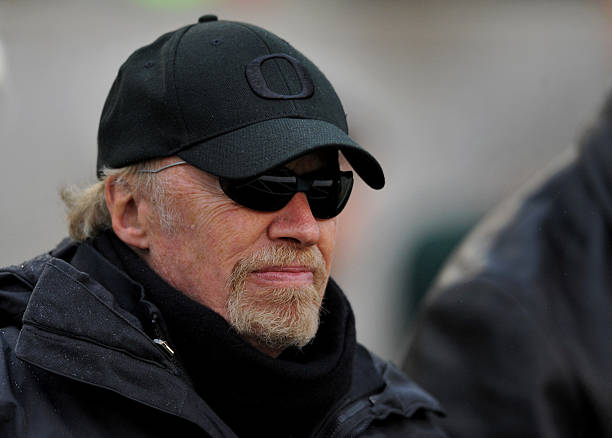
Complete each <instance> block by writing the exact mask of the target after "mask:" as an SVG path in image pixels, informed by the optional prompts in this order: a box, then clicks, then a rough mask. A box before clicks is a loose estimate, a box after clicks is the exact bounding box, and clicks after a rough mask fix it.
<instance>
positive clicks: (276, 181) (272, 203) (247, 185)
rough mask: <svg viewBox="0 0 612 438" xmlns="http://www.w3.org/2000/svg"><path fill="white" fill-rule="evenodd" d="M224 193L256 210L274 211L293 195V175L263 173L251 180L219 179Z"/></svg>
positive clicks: (285, 203) (294, 180) (294, 184)
mask: <svg viewBox="0 0 612 438" xmlns="http://www.w3.org/2000/svg"><path fill="white" fill-rule="evenodd" d="M219 181H220V183H221V188H222V189H223V191H224V192H225V194H226V195H227V196H228V197H229V198H230V199H232V200H233V201H235V202H237V203H238V204H240V205H243V206H245V207H248V208H251V209H253V210H258V211H276V210H280V209H281V208H283V207H284V206H285V205H287V204H288V203H289V201H290V200H291V198H292V197H293V195H295V187H296V184H297V183H296V178H295V177H294V176H276V175H264V176H261V177H259V178H256V179H254V180H251V181H246V182H245V181H242V182H241V181H235V180H226V179H220V180H219Z"/></svg>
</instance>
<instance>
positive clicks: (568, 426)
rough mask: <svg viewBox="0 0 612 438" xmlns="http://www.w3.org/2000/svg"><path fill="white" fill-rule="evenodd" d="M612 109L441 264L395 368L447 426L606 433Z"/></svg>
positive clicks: (479, 431) (501, 432)
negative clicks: (435, 406) (425, 395)
mask: <svg viewBox="0 0 612 438" xmlns="http://www.w3.org/2000/svg"><path fill="white" fill-rule="evenodd" d="M611 226H612V118H611V117H609V116H606V115H604V117H603V118H602V120H601V121H600V122H599V124H598V125H597V126H596V127H595V128H594V129H593V130H592V131H591V132H590V134H589V136H588V137H587V138H586V141H585V142H584V143H583V145H582V147H581V148H580V150H579V153H578V156H577V157H574V158H573V159H572V160H570V162H569V163H567V164H566V165H564V166H562V167H560V168H558V169H557V170H556V171H555V172H554V173H553V174H552V176H551V175H548V176H547V177H546V179H545V181H544V182H543V183H541V184H538V185H536V187H535V188H533V187H532V188H531V189H529V190H528V191H527V193H523V194H520V195H518V196H517V197H515V198H513V199H511V200H510V201H509V202H507V203H506V204H504V205H503V206H502V207H501V208H500V209H499V210H498V211H497V212H495V213H493V215H492V216H491V217H490V218H489V219H487V220H485V222H484V223H483V224H482V225H481V226H479V227H478V228H477V229H476V231H475V232H474V233H473V235H472V236H471V237H469V238H468V240H467V241H466V243H465V244H463V245H462V247H461V248H460V250H459V252H458V253H457V255H456V256H454V258H453V259H452V260H451V262H450V264H449V265H448V266H447V267H446V268H445V269H444V271H443V273H442V276H441V277H440V281H439V283H438V284H437V286H436V287H435V288H434V289H433V290H432V291H431V293H430V295H429V296H428V297H427V300H426V302H425V305H424V308H423V309H422V312H421V314H420V316H419V318H418V320H417V323H416V329H415V332H414V337H413V339H412V342H411V346H410V349H409V353H408V356H407V358H406V361H405V364H404V366H403V367H404V370H405V371H407V372H408V373H410V374H411V376H412V377H413V378H414V379H415V380H416V381H417V382H418V383H420V384H421V385H423V387H424V388H425V389H427V390H429V391H431V392H432V394H433V395H434V396H436V397H437V398H438V399H439V400H440V402H441V403H442V404H443V405H444V406H445V409H446V410H447V413H448V417H447V419H446V420H444V425H445V427H446V429H447V431H448V433H449V435H450V436H452V437H466V438H467V437H470V438H473V437H496V438H503V437H555V438H558V437H594V436H599V437H601V436H612V227H611Z"/></svg>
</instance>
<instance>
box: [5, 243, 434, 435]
mask: <svg viewBox="0 0 612 438" xmlns="http://www.w3.org/2000/svg"><path fill="white" fill-rule="evenodd" d="M92 270H96V278H98V279H100V278H102V279H103V280H102V281H97V280H94V279H93V277H92V276H90V275H88V272H91V271H92ZM111 285H112V287H111ZM155 312H157V310H156V308H155V306H153V305H151V303H149V302H147V301H146V300H144V299H143V294H142V288H141V287H139V285H138V284H137V283H135V282H133V281H132V280H131V279H129V278H128V277H127V276H125V274H124V273H122V272H121V271H119V270H118V269H117V268H116V267H115V266H114V265H112V264H111V263H109V262H108V261H107V260H106V259H104V258H103V257H102V256H101V255H100V254H99V253H97V252H96V251H95V250H94V249H93V247H91V246H87V245H76V244H74V243H71V242H65V243H63V244H62V245H60V246H59V247H58V248H56V249H55V250H54V251H53V252H52V253H51V254H45V255H41V256H39V257H37V258H35V259H33V260H30V261H28V262H26V263H24V264H22V265H20V266H11V267H8V268H5V269H2V270H0V327H1V328H0V342H1V346H2V356H1V358H0V436H2V437H12V438H22V437H31V438H45V437H62V438H63V437H75V438H76V437H88V438H96V437H130V438H137V437H168V436H181V437H207V436H210V437H235V434H234V433H233V432H232V431H231V430H230V429H229V428H228V427H227V426H226V425H225V424H224V423H223V421H222V420H221V419H219V418H218V416H217V415H216V414H215V413H214V412H213V411H212V410H211V409H210V407H209V406H208V405H207V404H206V401H204V400H202V399H201V398H200V397H199V396H198V394H197V393H196V392H195V390H194V389H193V386H192V384H191V383H190V381H189V378H188V377H187V375H186V374H185V372H184V369H183V367H182V365H181V364H180V363H179V362H178V361H177V359H176V358H175V356H173V355H172V354H171V353H170V352H169V351H168V350H167V349H166V348H165V347H164V345H163V344H164V343H163V341H164V339H163V330H160V327H163V322H160V323H159V324H158V325H156V326H151V323H150V321H153V320H155V318H152V314H153V313H155ZM353 375H354V378H353V383H352V387H351V389H350V391H349V393H348V394H346V395H345V396H344V397H343V398H342V403H341V405H340V406H337V408H336V409H335V410H334V412H330V415H329V416H328V418H326V419H324V420H322V422H321V425H320V427H319V429H318V432H317V433H316V435H315V436H321V437H344V436H364V437H382V436H398V437H399V436H402V437H404V436H407V437H410V436H419V437H438V436H443V435H442V434H441V433H440V432H438V430H437V428H435V427H434V426H432V424H431V422H430V415H431V414H432V413H433V412H439V407H438V404H437V403H436V401H435V400H434V399H433V398H431V397H430V396H429V395H427V394H426V393H425V392H424V391H422V390H421V389H420V388H419V387H418V386H416V385H415V384H414V383H412V382H410V381H408V380H407V379H406V378H405V377H404V376H403V374H401V373H400V372H399V371H398V370H397V369H396V368H395V367H394V366H393V365H391V364H389V363H385V362H383V361H382V360H380V359H378V358H377V357H375V356H374V355H372V354H371V353H369V352H368V351H367V350H366V349H365V348H363V347H361V346H359V347H358V349H357V351H356V355H355V360H354V374H353ZM374 375H375V376H377V378H378V379H380V377H379V376H381V377H382V379H383V380H384V382H385V384H384V387H383V388H381V389H380V390H379V391H376V392H375V393H364V391H363V388H364V387H368V385H367V380H368V378H369V376H370V377H371V376H374Z"/></svg>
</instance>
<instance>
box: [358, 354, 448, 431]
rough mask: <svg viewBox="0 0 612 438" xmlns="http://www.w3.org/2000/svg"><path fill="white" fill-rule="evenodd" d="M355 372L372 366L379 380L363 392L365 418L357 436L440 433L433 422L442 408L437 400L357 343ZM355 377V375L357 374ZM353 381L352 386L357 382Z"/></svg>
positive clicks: (391, 365)
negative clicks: (379, 384) (365, 392)
mask: <svg viewBox="0 0 612 438" xmlns="http://www.w3.org/2000/svg"><path fill="white" fill-rule="evenodd" d="M355 361H356V363H355V368H356V370H355V371H356V372H354V375H355V376H363V370H364V369H368V368H369V369H372V370H374V373H375V375H376V377H377V378H378V379H380V380H379V381H380V383H381V384H382V385H381V386H380V387H379V388H378V389H377V390H376V391H374V392H372V393H370V394H369V395H367V397H366V399H365V401H364V403H367V405H368V410H367V413H368V416H367V417H366V418H367V420H365V421H364V422H363V426H362V430H361V433H359V434H358V435H357V436H360V437H412V436H415V437H416V436H418V437H423V438H426V437H444V436H446V435H445V434H444V433H443V432H442V431H441V429H439V427H438V426H437V425H436V420H437V417H439V416H443V415H444V412H443V410H442V408H441V407H440V404H439V403H438V401H437V400H436V399H435V398H434V397H432V396H431V395H430V394H429V393H427V392H426V391H425V390H423V389H422V388H421V387H420V386H418V385H417V384H416V383H415V382H414V381H412V380H411V379H410V378H409V377H408V376H406V375H405V374H404V373H402V372H401V371H400V370H399V369H398V368H397V367H396V366H395V365H394V364H393V363H391V362H389V361H385V360H383V359H381V358H380V357H378V356H377V355H376V354H374V353H372V352H370V351H368V350H367V349H366V348H364V347H363V346H361V345H359V346H358V350H357V354H356V360H355ZM358 379H359V377H358ZM359 385H360V382H355V383H354V386H359Z"/></svg>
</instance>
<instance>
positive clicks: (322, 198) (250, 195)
mask: <svg viewBox="0 0 612 438" xmlns="http://www.w3.org/2000/svg"><path fill="white" fill-rule="evenodd" d="M298 178H299V177H296V176H294V175H290V174H287V173H279V174H277V175H263V176H260V177H259V178H256V179H254V180H250V181H236V180H226V179H223V178H220V179H219V181H220V183H221V188H222V189H223V191H224V192H225V194H226V195H227V196H228V197H229V198H230V199H232V200H233V201H235V202H237V203H238V204H240V205H243V206H245V207H248V208H251V209H253V210H257V211H277V210H280V209H281V208H283V207H284V206H285V205H287V204H288V203H289V201H291V198H293V196H294V195H295V194H296V193H297V191H298V187H297V186H298ZM352 187H353V173H352V172H340V173H339V174H337V175H336V176H335V177H334V178H315V179H314V180H311V185H310V188H309V189H308V191H307V192H306V196H307V198H308V203H309V205H310V209H311V211H312V214H313V216H314V217H316V218H318V219H330V218H332V217H334V216H337V215H338V214H339V213H340V212H341V211H342V209H343V208H344V206H345V205H346V203H347V201H348V198H349V196H350V194H351V189H352ZM300 190H303V189H300Z"/></svg>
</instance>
